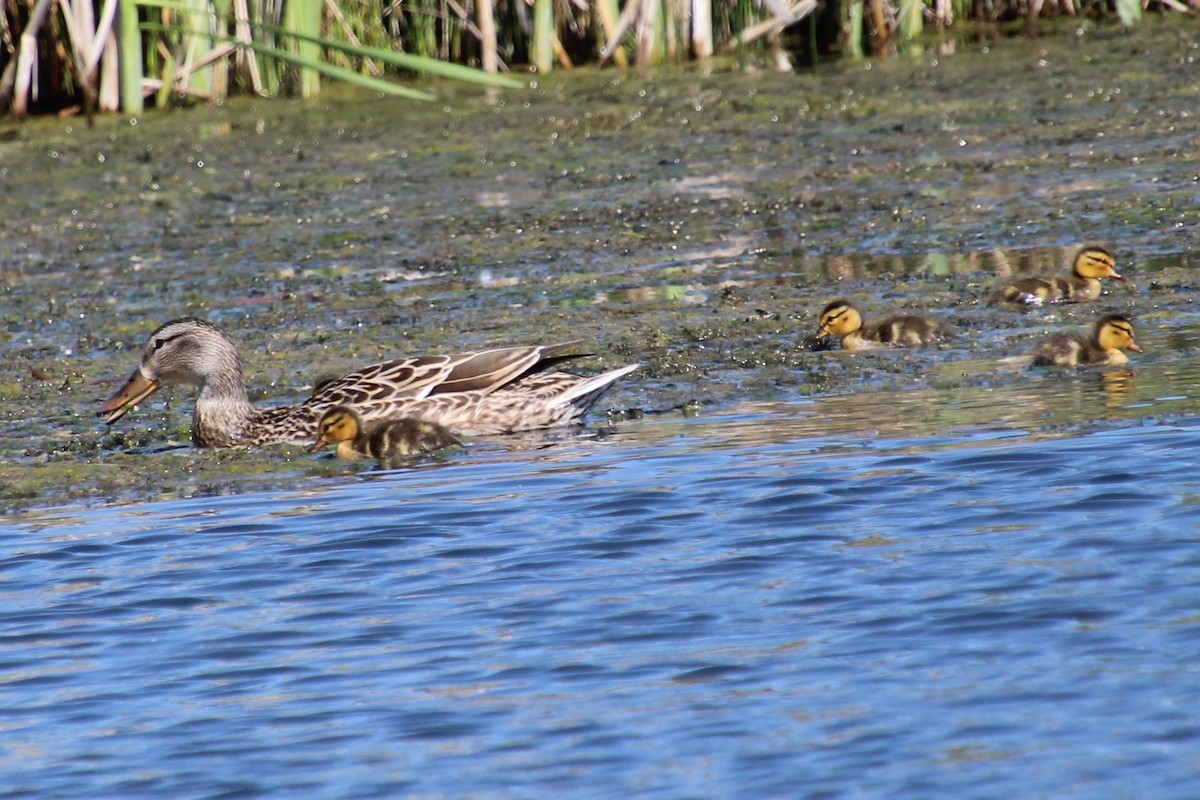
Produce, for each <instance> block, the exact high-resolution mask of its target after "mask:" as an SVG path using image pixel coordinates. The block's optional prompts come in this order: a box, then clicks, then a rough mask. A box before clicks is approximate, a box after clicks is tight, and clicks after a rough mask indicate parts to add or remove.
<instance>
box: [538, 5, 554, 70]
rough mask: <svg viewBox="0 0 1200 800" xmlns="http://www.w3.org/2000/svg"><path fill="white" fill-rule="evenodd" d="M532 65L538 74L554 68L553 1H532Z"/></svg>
mask: <svg viewBox="0 0 1200 800" xmlns="http://www.w3.org/2000/svg"><path fill="white" fill-rule="evenodd" d="M533 65H534V66H535V67H537V71H538V72H549V71H550V69H551V68H552V67H553V66H554V0H533Z"/></svg>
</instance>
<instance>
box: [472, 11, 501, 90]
mask: <svg viewBox="0 0 1200 800" xmlns="http://www.w3.org/2000/svg"><path fill="white" fill-rule="evenodd" d="M475 13H476V18H477V19H478V20H479V64H480V66H481V67H483V71H484V72H491V73H496V72H497V71H499V69H500V56H499V50H498V48H497V47H496V18H495V13H496V12H495V9H494V8H493V6H492V0H475Z"/></svg>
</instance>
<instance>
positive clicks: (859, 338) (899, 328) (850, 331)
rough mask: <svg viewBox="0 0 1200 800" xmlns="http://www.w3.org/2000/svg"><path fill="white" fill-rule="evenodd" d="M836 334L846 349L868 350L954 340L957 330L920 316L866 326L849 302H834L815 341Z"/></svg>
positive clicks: (892, 318)
mask: <svg viewBox="0 0 1200 800" xmlns="http://www.w3.org/2000/svg"><path fill="white" fill-rule="evenodd" d="M830 334H833V335H834V336H840V337H842V347H843V348H844V349H846V350H866V349H870V348H876V347H882V346H884V345H897V346H911V345H919V344H929V343H931V342H937V341H941V340H942V339H952V338H954V335H955V331H954V328H953V327H951V326H950V325H948V324H946V323H945V322H941V321H940V320H936V319H932V318H930V317H922V316H920V315H917V314H903V315H900V314H897V315H894V316H890V317H884V318H883V319H881V320H879V321H877V322H872V323H869V324H868V323H866V322H864V321H863V318H862V314H860V313H859V311H858V309H857V308H855V306H854V304H853V303H851V302H850V301H849V300H834V301H833V302H832V303H830V304H829V305H827V306H825V308H824V309H823V310H822V311H821V326H820V328H818V329H817V333H816V336H815V337H814V338H816V339H823V338H825V337H826V336H829V335H830Z"/></svg>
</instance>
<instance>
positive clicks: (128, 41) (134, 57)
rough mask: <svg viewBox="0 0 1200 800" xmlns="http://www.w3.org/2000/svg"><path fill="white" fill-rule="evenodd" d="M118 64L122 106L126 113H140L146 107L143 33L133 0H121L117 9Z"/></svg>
mask: <svg viewBox="0 0 1200 800" xmlns="http://www.w3.org/2000/svg"><path fill="white" fill-rule="evenodd" d="M117 65H118V69H119V70H120V72H121V108H123V109H124V110H125V113H126V114H140V113H142V110H143V108H144V105H143V103H144V101H143V99H142V33H141V31H139V30H138V13H137V4H136V3H134V1H133V0H120V6H119V8H118V10H117Z"/></svg>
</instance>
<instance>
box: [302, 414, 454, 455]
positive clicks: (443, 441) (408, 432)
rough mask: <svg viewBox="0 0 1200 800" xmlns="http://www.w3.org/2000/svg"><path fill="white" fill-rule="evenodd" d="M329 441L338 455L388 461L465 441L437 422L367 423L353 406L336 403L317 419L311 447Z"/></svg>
mask: <svg viewBox="0 0 1200 800" xmlns="http://www.w3.org/2000/svg"><path fill="white" fill-rule="evenodd" d="M329 444H332V445H335V446H336V452H337V456H338V458H374V459H377V460H378V461H384V462H389V461H396V460H399V459H404V458H409V457H412V456H418V455H421V454H423V453H432V452H434V451H435V450H441V449H443V448H446V447H452V446H455V445H461V444H462V442H460V441H459V440H458V437H456V436H455V435H454V434H453V433H451V432H450V431H449V430H448V429H447V428H446V427H445V426H443V425H438V424H437V423H436V422H428V421H426V420H423V419H416V418H415V417H399V418H395V419H384V420H376V421H375V422H373V423H364V422H363V418H362V416H360V415H359V413H358V412H357V411H355V410H354V409H353V408H350V406H334V407H333V408H331V409H329V410H328V411H326V412H325V413H324V414H323V415H322V416H321V420H320V421H319V422H318V423H317V440H316V441H315V442H313V444H312V445H311V446H310V447H309V448H308V450H309V452H310V453H315V452H316V451H318V450H320V449H321V448H322V447H325V446H326V445H329Z"/></svg>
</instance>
